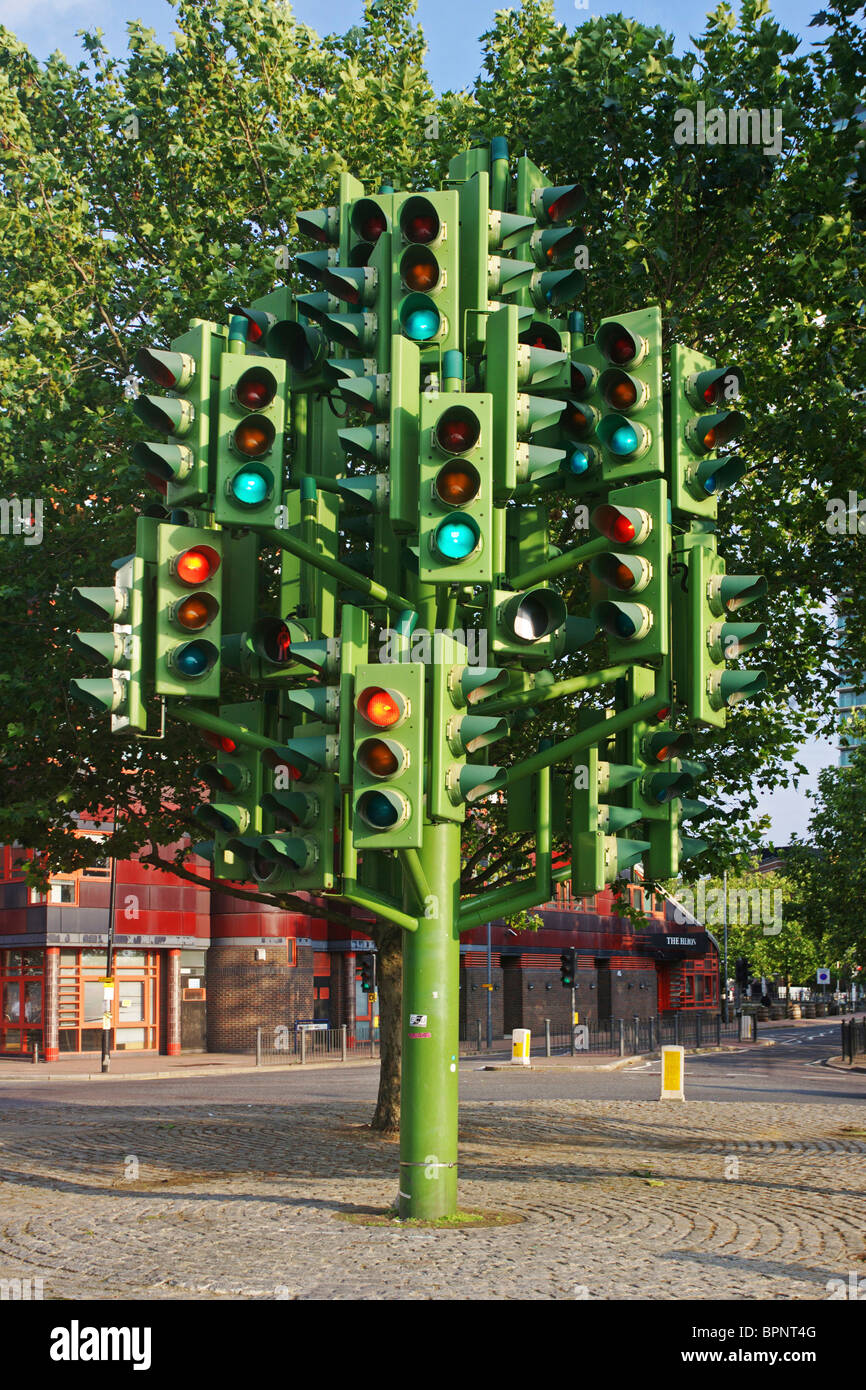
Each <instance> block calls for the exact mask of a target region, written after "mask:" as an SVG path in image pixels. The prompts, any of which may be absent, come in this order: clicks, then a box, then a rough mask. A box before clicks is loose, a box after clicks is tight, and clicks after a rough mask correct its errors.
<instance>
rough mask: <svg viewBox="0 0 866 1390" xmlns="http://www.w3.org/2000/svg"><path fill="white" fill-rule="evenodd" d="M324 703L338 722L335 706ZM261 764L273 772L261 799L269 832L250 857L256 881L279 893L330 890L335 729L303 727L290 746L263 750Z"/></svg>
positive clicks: (333, 878)
mask: <svg viewBox="0 0 866 1390" xmlns="http://www.w3.org/2000/svg"><path fill="white" fill-rule="evenodd" d="M322 705H323V708H324V709H325V711H326V713H327V714H328V715H329V716H331V715H333V716H335V717H337V718H338V714H337V711H335V710H334V709H333V705H329V704H328V702H327V701H323V702H322ZM263 761H264V763H265V766H266V767H267V768H270V769H271V771H272V774H273V775H272V776H271V777H270V778H268V776H267V774H265V776H266V788H267V789H266V790H265V792H264V793H263V796H262V807H263V809H264V811H265V814H266V815H267V816H268V818H269V820H270V825H271V828H270V830H269V831H268V832H267V833H266V834H265V835H264V836H263V837H262V839H261V841H260V842H259V844H258V845H256V847H255V852H254V854H253V856H252V858H251V861H250V862H251V868H252V875H253V878H254V879H255V881H256V882H257V883H259V884H261V886H262V887H263V888H268V889H270V890H271V891H276V892H292V893H300V892H318V891H321V890H324V891H330V890H331V889H333V887H334V885H335V882H336V876H335V848H334V835H335V825H336V807H337V800H338V796H339V788H338V781H337V775H336V774H337V769H338V763H339V739H338V737H337V734H336V731H334V732H331V726H330V725H329V724H327V723H319V722H310V723H307V724H299V725H297V726H296V727H295V729H294V733H293V736H292V738H291V739H290V740H289V741H288V743H287V744H286V745H285V746H281V747H279V748H278V749H271V750H269V751H267V752H265V754H264V755H263Z"/></svg>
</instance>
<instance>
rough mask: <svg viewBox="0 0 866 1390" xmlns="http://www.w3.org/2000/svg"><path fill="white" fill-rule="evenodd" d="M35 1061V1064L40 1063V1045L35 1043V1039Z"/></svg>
mask: <svg viewBox="0 0 866 1390" xmlns="http://www.w3.org/2000/svg"><path fill="white" fill-rule="evenodd" d="M33 1060H34V1062H38V1061H39V1044H38V1042H36V1041H35V1039H34V1042H33Z"/></svg>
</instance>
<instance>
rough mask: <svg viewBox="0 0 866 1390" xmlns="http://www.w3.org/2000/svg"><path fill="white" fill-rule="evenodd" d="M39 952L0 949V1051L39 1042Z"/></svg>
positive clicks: (30, 1047)
mask: <svg viewBox="0 0 866 1390" xmlns="http://www.w3.org/2000/svg"><path fill="white" fill-rule="evenodd" d="M42 967H43V954H42V952H41V951H0V1052H32V1051H33V1046H34V1044H35V1043H39V1044H40V1045H41V1043H42V984H43V981H42Z"/></svg>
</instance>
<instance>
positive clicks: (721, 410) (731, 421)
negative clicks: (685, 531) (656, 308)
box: [670, 343, 747, 518]
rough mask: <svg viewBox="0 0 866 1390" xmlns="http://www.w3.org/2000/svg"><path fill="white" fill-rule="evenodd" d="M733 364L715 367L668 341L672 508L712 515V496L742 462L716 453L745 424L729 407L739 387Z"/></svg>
mask: <svg viewBox="0 0 866 1390" xmlns="http://www.w3.org/2000/svg"><path fill="white" fill-rule="evenodd" d="M744 381H745V377H744V374H743V372H742V371H741V370H740V368H739V367H735V366H727V367H717V366H716V364H715V362H714V360H713V358H711V357H706V356H704V354H703V353H699V352H695V351H694V350H693V349H691V348H684V347H681V346H680V345H679V344H677V343H674V344H673V346H672V347H671V398H670V453H671V501H672V505H673V507H674V510H675V511H678V512H684V513H686V514H687V515H691V516H704V517H710V518H713V517H715V516H716V513H717V511H718V494H719V493H720V492H722V491H724V490H725V489H726V488H729V487H731V486H733V484H734V483H736V482H738V481H739V479H740V478H741V477H742V476H743V474H744V473H745V472H746V471H747V465H746V463H745V462H744V461H743V460H742V459H740V458H738V457H737V456H736V455H732V454H722V455H721V456H719V454H718V453H717V451H718V449H719V448H724V446H725V445H727V444H730V443H731V441H732V440H734V439H736V438H737V436H738V435H739V434H741V433H742V430H743V428H744V426H745V424H746V418H745V416H744V415H743V414H742V412H741V411H739V410H733V409H731V408H730V407H731V403H732V402H733V401H736V400H737V398H738V397H739V395H740V392H741V390H742V388H743V384H744Z"/></svg>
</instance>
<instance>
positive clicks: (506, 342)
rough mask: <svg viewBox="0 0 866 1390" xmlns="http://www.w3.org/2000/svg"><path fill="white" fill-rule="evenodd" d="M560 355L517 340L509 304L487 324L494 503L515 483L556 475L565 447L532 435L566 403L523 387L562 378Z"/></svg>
mask: <svg viewBox="0 0 866 1390" xmlns="http://www.w3.org/2000/svg"><path fill="white" fill-rule="evenodd" d="M567 363H568V357H567V355H566V354H565V353H564V352H559V351H550V350H548V349H545V348H539V347H531V346H529V345H528V344H526V343H522V342H521V341H520V315H519V311H518V310H517V308H515V307H513V306H511V305H507V306H504V307H503V308H501V309H499V310H498V312H497V313H495V314H491V315H490V317H489V319H488V322H487V352H486V362H485V375H484V380H485V386H486V388H487V390H488V391H489V392H490V393H491V395H492V397H493V404H494V409H493V487H494V497H495V499H496V501H497V503H498V504H500V505H501V504H502V503H504V502H507V501H508V500H509V499H510V498H511V497H512V495H513V493H514V489H515V488H516V487H517V485H518V483H525V482H537V481H539V480H540V479H542V478H547V477H551V476H555V475H556V474H558V473H559V472H560V469H561V468H562V466H563V463H564V461H565V460H566V457H567V453H566V449H565V448H549V447H545V446H543V445H540V444H537V443H533V442H532V439H533V436H534V435H536V434H538V433H539V432H540V431H543V430H549V429H551V428H552V427H553V426H555V425H556V424H557V423H558V421H559V418H560V416H561V415H562V412H563V411H564V410H565V408H566V406H565V402H564V401H562V400H551V399H550V397H548V396H540V395H532V394H530V393H529V392H528V391H527V390H526V389H524V388H530V387H533V386H535V387H542V386H544V387H549V384H550V382H551V381H554V382H555V381H557V380H558V379H560V378H561V377H562V373H563V368H564V367H565V366H566V364H567Z"/></svg>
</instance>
